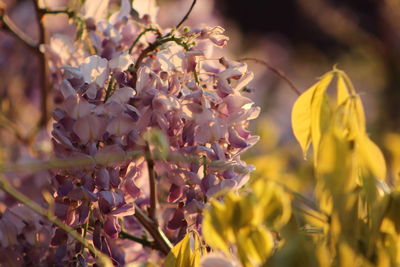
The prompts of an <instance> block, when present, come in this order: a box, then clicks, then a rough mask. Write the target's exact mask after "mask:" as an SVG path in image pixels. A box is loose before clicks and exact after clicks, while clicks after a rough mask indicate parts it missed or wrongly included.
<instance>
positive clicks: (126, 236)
mask: <svg viewBox="0 0 400 267" xmlns="http://www.w3.org/2000/svg"><path fill="white" fill-rule="evenodd" d="M119 238H121V239H129V240H132V241H134V242H136V243H139V244H142V245H143V246H144V247H149V248H152V249H157V246H156V244H155V243H154V242H152V241H149V240H147V239H143V238H140V237H137V236H134V235H132V234H130V233H128V232H126V231H124V230H122V231H121V232H120V233H119Z"/></svg>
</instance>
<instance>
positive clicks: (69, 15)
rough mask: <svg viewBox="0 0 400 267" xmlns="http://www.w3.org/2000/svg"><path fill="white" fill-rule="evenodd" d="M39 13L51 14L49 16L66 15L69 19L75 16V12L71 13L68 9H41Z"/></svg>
mask: <svg viewBox="0 0 400 267" xmlns="http://www.w3.org/2000/svg"><path fill="white" fill-rule="evenodd" d="M39 11H40V12H41V13H42V14H45V15H47V14H49V15H57V14H66V15H67V16H68V17H69V18H72V17H74V16H75V12H73V11H70V10H68V9H62V10H48V9H46V8H39Z"/></svg>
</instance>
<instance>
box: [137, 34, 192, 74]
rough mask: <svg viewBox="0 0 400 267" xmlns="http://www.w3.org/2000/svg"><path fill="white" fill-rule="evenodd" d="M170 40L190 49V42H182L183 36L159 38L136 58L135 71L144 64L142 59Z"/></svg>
mask: <svg viewBox="0 0 400 267" xmlns="http://www.w3.org/2000/svg"><path fill="white" fill-rule="evenodd" d="M168 42H175V43H177V44H178V45H180V46H182V47H183V48H184V49H185V50H189V49H190V48H189V46H188V44H186V43H184V42H182V39H181V38H176V37H169V38H165V39H158V40H156V41H155V42H153V43H151V44H150V45H149V46H148V47H147V48H146V49H144V50H143V51H142V53H140V55H139V57H138V59H137V60H136V63H135V66H134V71H137V70H138V68H139V67H140V64H142V61H143V60H144V59H145V58H146V57H147V55H148V54H149V53H150V52H152V51H154V50H155V49H157V47H159V46H160V45H163V44H165V43H168Z"/></svg>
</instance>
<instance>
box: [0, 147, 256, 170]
mask: <svg viewBox="0 0 400 267" xmlns="http://www.w3.org/2000/svg"><path fill="white" fill-rule="evenodd" d="M141 156H147V155H146V153H145V152H143V151H140V150H131V151H129V152H126V153H125V152H124V153H110V154H105V155H98V156H94V157H90V156H82V157H73V158H65V159H59V158H57V159H51V160H45V161H37V162H30V163H13V164H1V163H0V173H5V172H37V171H43V170H51V169H69V168H82V167H85V166H91V165H95V164H100V165H109V164H112V163H117V162H123V161H125V160H132V159H135V158H138V157H141ZM153 160H165V158H159V157H157V155H154V158H153ZM166 160H167V161H171V162H175V163H179V162H185V163H192V162H193V163H198V164H203V163H204V161H203V160H202V159H201V158H199V157H196V156H190V155H182V154H177V153H170V154H168V156H167V159H166ZM207 166H208V167H209V168H216V169H219V170H233V171H234V172H237V173H240V174H247V173H249V172H250V170H249V169H248V168H246V167H245V166H242V165H239V164H237V163H234V162H226V161H223V160H212V161H211V160H207Z"/></svg>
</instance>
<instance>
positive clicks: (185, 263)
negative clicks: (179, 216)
mask: <svg viewBox="0 0 400 267" xmlns="http://www.w3.org/2000/svg"><path fill="white" fill-rule="evenodd" d="M200 256H201V249H200V241H199V238H198V236H197V234H194V236H193V238H191V234H190V233H187V234H186V235H185V237H184V238H183V239H182V240H181V241H180V242H179V243H178V244H176V245H175V246H174V247H173V248H172V249H171V251H170V252H169V253H168V255H167V257H166V259H165V263H164V266H165V267H198V266H199V263H200Z"/></svg>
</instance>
